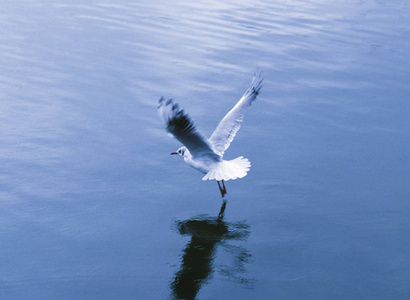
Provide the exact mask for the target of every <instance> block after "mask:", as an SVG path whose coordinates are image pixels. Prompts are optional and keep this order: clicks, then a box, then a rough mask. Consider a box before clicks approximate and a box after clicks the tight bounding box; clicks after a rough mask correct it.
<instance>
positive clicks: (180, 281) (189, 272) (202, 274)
mask: <svg viewBox="0 0 410 300" xmlns="http://www.w3.org/2000/svg"><path fill="white" fill-rule="evenodd" d="M175 226H176V230H177V231H178V232H179V233H180V234H181V235H189V236H191V239H190V241H189V242H188V244H187V245H186V247H185V248H184V250H183V252H182V255H181V256H182V261H181V267H180V268H179V270H178V271H177V272H176V273H175V276H174V278H173V280H172V282H171V285H170V287H171V293H172V299H196V296H197V294H198V292H199V290H200V289H201V287H202V286H203V285H204V284H206V283H207V282H208V281H209V279H210V278H211V277H212V274H213V273H214V268H215V266H214V260H215V254H216V249H217V248H218V246H222V247H224V249H225V250H226V252H227V253H228V254H229V256H231V257H232V263H231V264H226V265H225V264H224V265H223V266H221V267H218V271H219V272H220V274H221V275H223V276H226V277H227V278H228V279H229V280H234V281H236V282H238V283H240V284H242V285H246V286H249V285H250V283H251V280H249V279H248V278H246V270H245V266H244V265H245V264H246V263H247V262H248V261H249V258H250V257H251V255H250V254H249V253H248V251H247V250H246V249H245V248H244V247H239V246H234V245H229V244H228V243H227V242H228V241H230V240H245V239H246V238H247V237H248V235H249V233H250V231H249V228H250V226H249V225H248V224H247V223H246V222H237V223H229V222H224V221H221V220H218V218H214V217H208V216H198V217H195V218H192V219H188V220H184V221H176V222H175Z"/></svg>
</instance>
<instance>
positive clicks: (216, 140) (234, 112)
mask: <svg viewBox="0 0 410 300" xmlns="http://www.w3.org/2000/svg"><path fill="white" fill-rule="evenodd" d="M262 81H263V78H262V74H261V73H258V74H254V76H253V80H252V83H251V85H250V86H249V88H248V89H247V91H246V92H245V94H244V95H243V96H242V98H241V99H240V100H239V101H238V103H237V104H236V105H235V106H234V107H233V108H232V109H231V110H230V111H229V112H228V113H227V114H226V116H225V117H224V118H223V119H222V121H221V122H219V124H218V126H217V127H216V129H215V131H214V133H213V134H212V135H211V137H210V138H209V141H210V142H211V143H212V145H213V146H214V149H215V150H216V151H217V152H219V153H220V154H221V155H223V153H224V152H225V150H226V149H228V147H229V145H230V144H231V142H232V141H233V139H234V137H235V135H236V133H237V132H238V130H239V128H241V123H242V121H243V116H244V114H245V111H246V109H247V108H248V107H249V106H251V105H252V103H253V101H255V99H256V96H257V95H258V94H259V91H260V89H261V88H262Z"/></svg>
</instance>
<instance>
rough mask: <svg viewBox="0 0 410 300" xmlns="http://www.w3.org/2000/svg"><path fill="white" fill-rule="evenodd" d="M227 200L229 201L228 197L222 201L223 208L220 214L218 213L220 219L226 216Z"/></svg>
mask: <svg viewBox="0 0 410 300" xmlns="http://www.w3.org/2000/svg"><path fill="white" fill-rule="evenodd" d="M227 202H228V201H227V200H226V199H224V200H223V201H222V206H221V210H220V211H219V214H218V221H222V220H223V218H224V213H225V208H226V203H227Z"/></svg>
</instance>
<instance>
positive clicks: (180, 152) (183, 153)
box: [171, 147, 189, 157]
mask: <svg viewBox="0 0 410 300" xmlns="http://www.w3.org/2000/svg"><path fill="white" fill-rule="evenodd" d="M174 154H178V155H179V156H181V157H186V156H188V154H189V151H188V149H187V148H186V147H181V148H179V149H178V150H177V151H176V152H172V153H171V155H174Z"/></svg>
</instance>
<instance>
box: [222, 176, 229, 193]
mask: <svg viewBox="0 0 410 300" xmlns="http://www.w3.org/2000/svg"><path fill="white" fill-rule="evenodd" d="M222 186H223V191H224V194H225V195H226V194H228V192H227V191H226V187H225V181H223V180H222Z"/></svg>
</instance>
